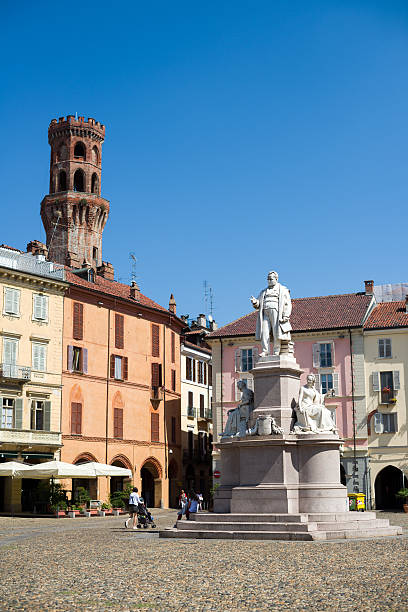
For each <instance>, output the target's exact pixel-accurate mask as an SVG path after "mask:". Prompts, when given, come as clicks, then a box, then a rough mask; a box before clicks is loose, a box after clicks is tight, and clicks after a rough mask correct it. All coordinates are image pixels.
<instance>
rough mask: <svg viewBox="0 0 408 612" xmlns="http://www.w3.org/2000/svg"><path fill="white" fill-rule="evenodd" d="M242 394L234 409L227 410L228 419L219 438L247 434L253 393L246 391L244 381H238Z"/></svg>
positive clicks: (249, 390)
mask: <svg viewBox="0 0 408 612" xmlns="http://www.w3.org/2000/svg"><path fill="white" fill-rule="evenodd" d="M237 386H238V389H239V390H240V391H241V392H242V396H241V401H240V402H239V404H238V406H237V407H236V408H232V409H231V410H228V419H227V423H226V425H225V429H224V431H223V432H222V434H221V438H232V437H234V436H238V437H243V436H245V435H246V433H247V428H248V421H249V416H250V414H251V412H252V410H253V408H254V392H253V391H251V389H248V387H247V386H246V382H245V381H244V380H239V381H238V384H237Z"/></svg>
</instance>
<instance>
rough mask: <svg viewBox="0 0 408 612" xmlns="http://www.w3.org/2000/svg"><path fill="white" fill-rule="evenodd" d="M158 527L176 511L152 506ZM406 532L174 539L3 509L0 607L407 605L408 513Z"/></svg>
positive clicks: (400, 520)
mask: <svg viewBox="0 0 408 612" xmlns="http://www.w3.org/2000/svg"><path fill="white" fill-rule="evenodd" d="M154 515H155V519H156V522H157V525H158V527H159V528H164V527H167V526H170V525H171V524H172V523H173V522H174V519H175V511H169V510H155V511H154ZM379 516H381V517H382V518H389V519H390V521H391V523H392V524H394V525H402V526H403V527H404V535H403V536H401V537H399V538H380V539H376V540H359V541H348V542H344V541H343V542H270V541H269V542H249V541H223V540H182V539H180V540H173V539H172V540H167V539H160V540H159V538H158V537H157V533H153V531H152V530H149V531H147V530H143V531H142V532H140V531H139V530H137V531H133V530H131V529H128V530H126V529H125V527H124V519H123V518H122V517H113V518H91V519H86V518H76V519H60V520H56V519H39V518H38V519H37V518H4V517H0V554H1V580H0V610H1V611H6V610H7V611H13V612H14V611H21V610H30V612H37V611H38V612H39V611H41V612H43V611H51V610H52V611H64V612H69V611H71V610H74V611H76V610H81V611H87V610H91V611H92V610H99V611H104V610H114V611H126V610H169V611H172V610H185V611H190V610H191V611H193V610H194V611H195V612H201V611H215V610H216V611H224V610H225V611H226V610H237V611H238V610H254V611H256V610H314V611H317V612H318V611H323V610H324V611H327V610H338V611H342V610H370V612H373V611H374V612H376V611H402V610H408V596H407V595H408V593H407V577H408V576H407V548H408V515H405V514H403V513H395V514H394V513H390V514H386V513H379Z"/></svg>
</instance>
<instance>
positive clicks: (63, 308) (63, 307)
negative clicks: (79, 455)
mask: <svg viewBox="0 0 408 612" xmlns="http://www.w3.org/2000/svg"><path fill="white" fill-rule="evenodd" d="M66 293H68V291H66V292H64V295H63V296H62V339H61V342H62V346H61V353H62V360H61V388H60V426H59V428H60V432H61V444H62V409H63V407H62V391H63V384H62V370H63V369H64V325H65V296H66ZM61 455H62V446H61V448H60V449H59V451H58V454H57V459H59V460H60V461H62V459H61Z"/></svg>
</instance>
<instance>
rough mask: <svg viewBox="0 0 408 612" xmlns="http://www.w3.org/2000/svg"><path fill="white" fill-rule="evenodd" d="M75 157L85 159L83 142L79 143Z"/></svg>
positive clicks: (76, 146) (75, 150)
mask: <svg viewBox="0 0 408 612" xmlns="http://www.w3.org/2000/svg"><path fill="white" fill-rule="evenodd" d="M74 157H77V158H81V159H85V145H84V143H83V142H77V143H76V145H75V149H74Z"/></svg>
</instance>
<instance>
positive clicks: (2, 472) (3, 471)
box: [0, 461, 31, 478]
mask: <svg viewBox="0 0 408 612" xmlns="http://www.w3.org/2000/svg"><path fill="white" fill-rule="evenodd" d="M30 468H31V465H27V464H26V463H19V462H18V461H5V462H4V463H0V476H11V477H12V478H24V476H23V474H25V472H26V471H27V470H29V469H30ZM16 472H19V473H20V474H21V475H20V474H19V475H18V476H17V475H16Z"/></svg>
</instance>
